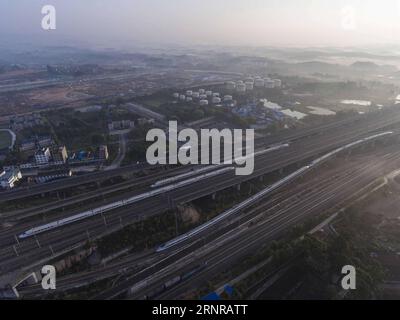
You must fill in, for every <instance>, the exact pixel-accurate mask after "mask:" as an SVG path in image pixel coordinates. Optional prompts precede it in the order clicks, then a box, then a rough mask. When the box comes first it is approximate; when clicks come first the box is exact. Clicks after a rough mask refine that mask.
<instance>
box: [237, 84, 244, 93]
mask: <svg viewBox="0 0 400 320" xmlns="http://www.w3.org/2000/svg"><path fill="white" fill-rule="evenodd" d="M236 90H237V92H246V85H245V84H244V83H238V84H237V86H236Z"/></svg>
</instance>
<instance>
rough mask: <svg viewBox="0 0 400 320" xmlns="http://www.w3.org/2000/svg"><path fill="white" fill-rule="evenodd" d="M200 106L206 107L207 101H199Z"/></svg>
mask: <svg viewBox="0 0 400 320" xmlns="http://www.w3.org/2000/svg"><path fill="white" fill-rule="evenodd" d="M200 105H201V106H208V100H200Z"/></svg>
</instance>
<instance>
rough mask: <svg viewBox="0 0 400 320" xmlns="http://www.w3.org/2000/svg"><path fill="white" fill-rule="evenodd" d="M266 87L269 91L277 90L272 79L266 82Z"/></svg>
mask: <svg viewBox="0 0 400 320" xmlns="http://www.w3.org/2000/svg"><path fill="white" fill-rule="evenodd" d="M265 87H266V88H268V89H273V88H275V81H274V80H271V79H268V80H266V81H265Z"/></svg>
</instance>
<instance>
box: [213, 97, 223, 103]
mask: <svg viewBox="0 0 400 320" xmlns="http://www.w3.org/2000/svg"><path fill="white" fill-rule="evenodd" d="M212 103H214V104H216V103H221V98H219V97H213V98H212Z"/></svg>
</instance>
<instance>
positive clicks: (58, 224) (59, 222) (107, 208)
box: [18, 167, 235, 239]
mask: <svg viewBox="0 0 400 320" xmlns="http://www.w3.org/2000/svg"><path fill="white" fill-rule="evenodd" d="M234 169H235V167H226V168H222V169H219V170H216V171H213V172H209V173H206V174H203V175H200V176H198V177H194V178H191V179H188V180H184V181H180V182H177V183H175V184H171V185H168V186H165V187H162V188H158V189H155V190H152V191H149V192H145V193H142V194H139V195H137V196H133V197H131V198H128V199H124V200H120V201H116V202H113V203H110V204H107V205H104V206H101V207H98V208H95V209H92V210H88V211H85V212H82V213H79V214H76V215H73V216H71V217H68V218H65V219H61V220H57V221H54V222H50V223H47V224H44V225H41V226H38V227H35V228H32V229H29V230H27V231H25V232H24V233H22V234H20V235H19V236H18V238H20V239H25V238H28V237H31V236H34V235H37V234H40V233H43V232H46V231H49V230H53V229H56V228H60V227H62V226H65V225H68V224H70V223H74V222H76V221H80V220H83V219H87V218H89V217H93V216H95V215H98V214H102V213H105V212H108V211H111V210H114V209H117V208H120V207H123V206H126V205H130V204H133V203H135V202H138V201H141V200H144V199H147V198H150V197H154V196H156V195H160V194H163V193H166V192H168V191H172V190H174V189H178V188H181V187H184V186H187V185H190V184H192V183H194V182H197V181H200V180H203V179H207V178H211V177H213V176H217V175H219V174H222V173H225V172H228V171H231V170H234Z"/></svg>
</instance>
